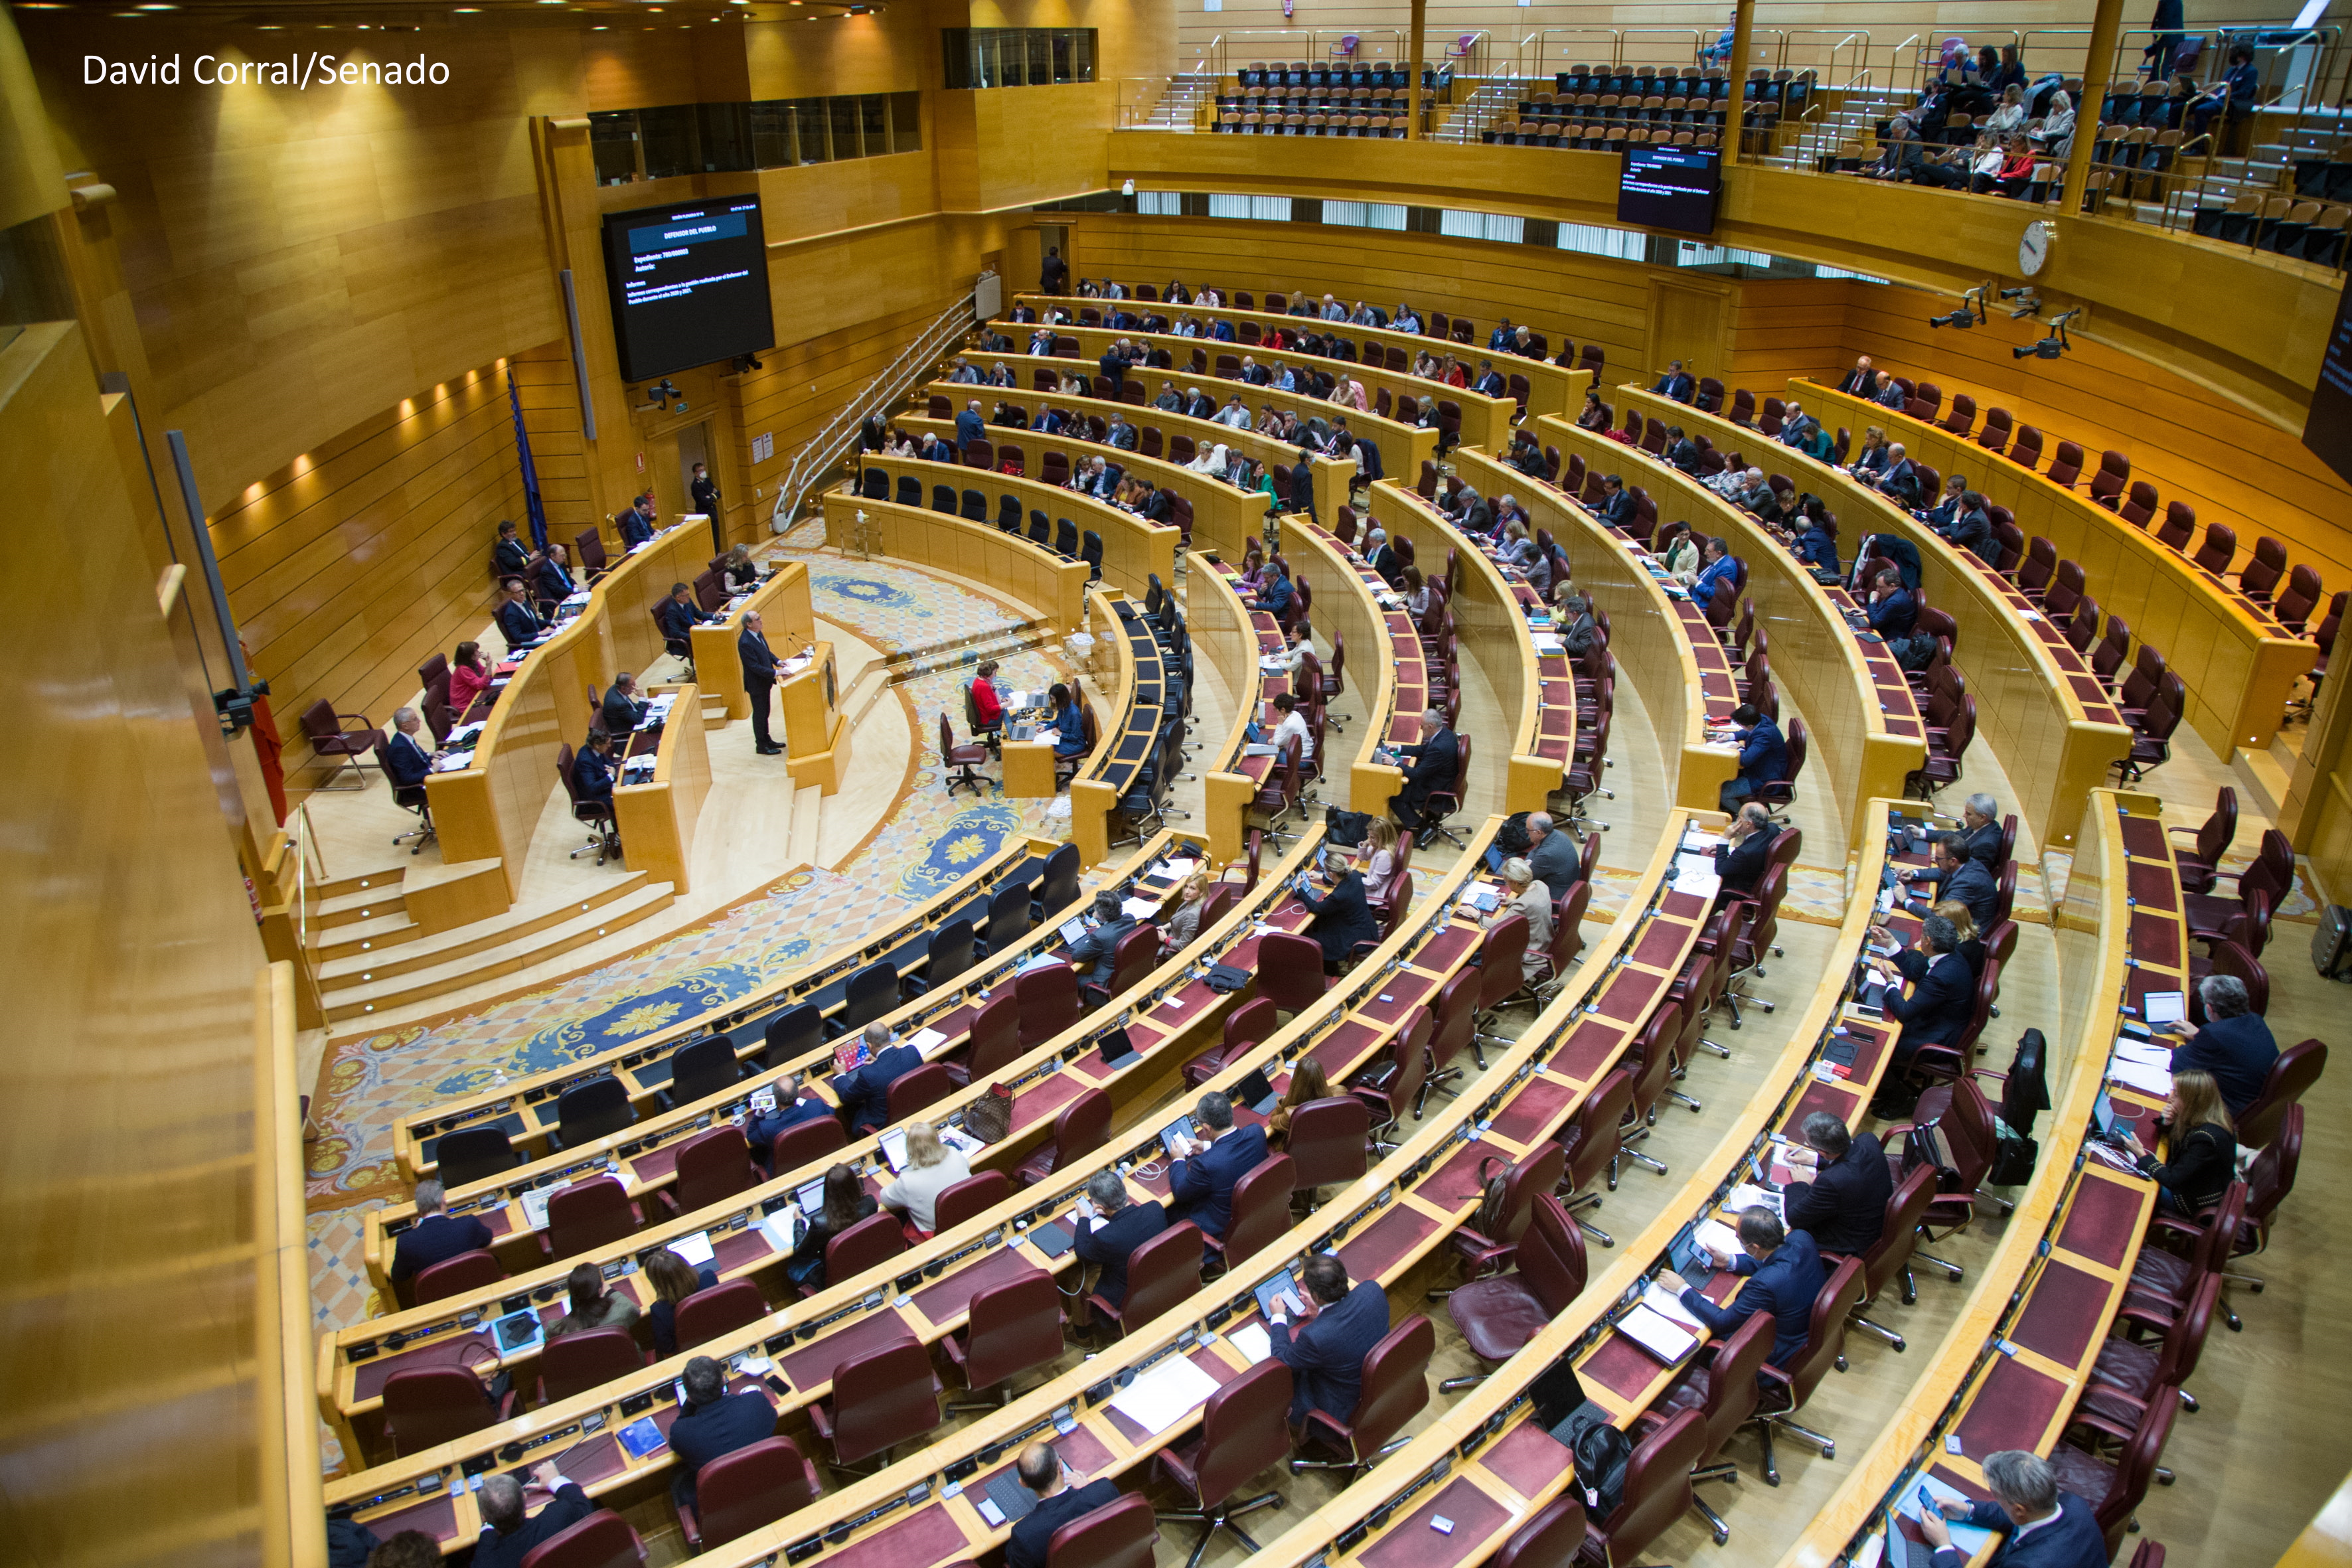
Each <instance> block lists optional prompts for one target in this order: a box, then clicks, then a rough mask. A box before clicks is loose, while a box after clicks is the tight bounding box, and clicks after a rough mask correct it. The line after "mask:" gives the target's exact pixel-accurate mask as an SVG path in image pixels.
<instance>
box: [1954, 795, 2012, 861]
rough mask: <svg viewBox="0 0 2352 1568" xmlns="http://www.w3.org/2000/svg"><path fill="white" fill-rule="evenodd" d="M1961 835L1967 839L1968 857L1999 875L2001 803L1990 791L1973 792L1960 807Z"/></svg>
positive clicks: (2000, 858) (2000, 859)
mask: <svg viewBox="0 0 2352 1568" xmlns="http://www.w3.org/2000/svg"><path fill="white" fill-rule="evenodd" d="M1960 835H1961V837H1963V838H1965V839H1967V840H1968V856H1969V859H1971V860H1974V861H1976V862H1978V863H1979V865H1981V866H1983V867H1984V868H1985V869H1986V870H1987V871H1990V873H1992V875H1994V876H1995V877H1999V876H2000V867H2001V861H2002V858H2003V857H2002V855H2001V852H2000V803H1999V802H1998V801H1996V800H1994V799H1993V797H1992V796H1990V795H1970V796H1969V798H1968V803H1967V804H1966V805H1962V806H1961V807H1960Z"/></svg>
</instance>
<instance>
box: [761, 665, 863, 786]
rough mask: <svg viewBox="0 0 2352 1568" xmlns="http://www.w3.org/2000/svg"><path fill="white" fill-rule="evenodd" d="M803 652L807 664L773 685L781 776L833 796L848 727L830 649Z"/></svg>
mask: <svg viewBox="0 0 2352 1568" xmlns="http://www.w3.org/2000/svg"><path fill="white" fill-rule="evenodd" d="M808 651H809V656H810V657H809V662H808V663H807V664H806V665H805V666H803V668H801V669H800V670H799V672H798V673H796V674H793V675H788V676H786V677H784V678H783V679H782V680H781V681H779V682H778V683H777V693H778V695H779V696H780V697H781V698H782V709H783V720H784V770H785V772H787V773H790V774H792V777H793V783H794V784H803V785H805V784H815V785H816V786H818V787H819V788H820V789H822V790H824V793H825V794H827V795H837V794H839V793H840V791H841V781H842V780H843V779H844V778H845V777H847V776H848V773H849V726H848V724H847V723H846V722H845V721H844V720H843V719H842V717H841V680H840V677H839V674H838V672H837V670H836V668H835V661H834V656H833V645H832V644H831V643H829V642H821V643H818V644H816V645H815V646H814V647H812V648H810V649H809V650H808ZM799 657H800V656H799V655H795V656H794V658H799Z"/></svg>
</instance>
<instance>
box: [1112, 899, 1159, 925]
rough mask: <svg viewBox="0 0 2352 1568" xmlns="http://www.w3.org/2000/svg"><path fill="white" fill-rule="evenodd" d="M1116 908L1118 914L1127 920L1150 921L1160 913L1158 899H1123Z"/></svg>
mask: <svg viewBox="0 0 2352 1568" xmlns="http://www.w3.org/2000/svg"><path fill="white" fill-rule="evenodd" d="M1118 907H1119V910H1120V912H1121V913H1123V914H1125V915H1126V916H1127V918H1128V919H1129V920H1133V921H1143V920H1150V918H1151V917H1152V916H1153V915H1156V914H1158V913H1159V912H1160V900H1158V899H1125V900H1120V902H1119V906H1118Z"/></svg>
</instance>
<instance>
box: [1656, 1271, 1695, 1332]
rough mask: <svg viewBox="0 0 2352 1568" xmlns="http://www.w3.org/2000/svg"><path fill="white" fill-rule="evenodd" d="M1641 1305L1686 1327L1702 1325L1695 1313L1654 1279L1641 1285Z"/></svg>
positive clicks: (1692, 1327) (1691, 1327)
mask: <svg viewBox="0 0 2352 1568" xmlns="http://www.w3.org/2000/svg"><path fill="white" fill-rule="evenodd" d="M1642 1305H1643V1306H1644V1307H1647V1308H1649V1309H1650V1310H1652V1311H1653V1312H1656V1313H1658V1314H1659V1315H1660V1316H1661V1317H1664V1318H1665V1319H1667V1320H1669V1321H1673V1322H1677V1323H1680V1324H1681V1325H1682V1326H1683V1327H1685V1328H1686V1329H1696V1328H1700V1327H1702V1326H1704V1325H1702V1324H1701V1323H1700V1322H1699V1321H1698V1314H1697V1313H1696V1312H1694V1311H1692V1310H1690V1309H1689V1308H1688V1307H1685V1306H1684V1305H1683V1304H1682V1301H1681V1300H1680V1298H1678V1297H1676V1296H1675V1293H1674V1292H1673V1291H1672V1290H1669V1289H1666V1288H1665V1287H1664V1285H1661V1284H1659V1283H1658V1282H1657V1281H1656V1280H1654V1279H1653V1280H1651V1281H1650V1282H1649V1283H1648V1284H1646V1285H1644V1286H1643V1287H1642Z"/></svg>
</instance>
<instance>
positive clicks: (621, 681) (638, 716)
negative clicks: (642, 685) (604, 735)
mask: <svg viewBox="0 0 2352 1568" xmlns="http://www.w3.org/2000/svg"><path fill="white" fill-rule="evenodd" d="M603 712H604V728H605V729H606V730H607V731H610V732H611V733H612V734H613V736H614V738H615V739H618V738H619V737H620V736H623V735H625V734H627V733H629V732H630V731H633V730H635V728H636V727H637V725H638V724H639V723H640V722H641V721H643V720H644V719H645V716H646V700H645V699H644V698H642V697H640V696H638V695H637V678H636V677H635V676H634V675H631V674H630V673H629V672H628V671H627V670H623V671H621V673H620V674H618V675H616V676H614V677H613V684H612V685H610V686H608V687H606V688H604V704H603Z"/></svg>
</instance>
